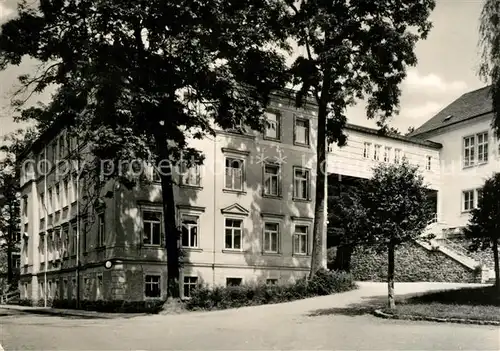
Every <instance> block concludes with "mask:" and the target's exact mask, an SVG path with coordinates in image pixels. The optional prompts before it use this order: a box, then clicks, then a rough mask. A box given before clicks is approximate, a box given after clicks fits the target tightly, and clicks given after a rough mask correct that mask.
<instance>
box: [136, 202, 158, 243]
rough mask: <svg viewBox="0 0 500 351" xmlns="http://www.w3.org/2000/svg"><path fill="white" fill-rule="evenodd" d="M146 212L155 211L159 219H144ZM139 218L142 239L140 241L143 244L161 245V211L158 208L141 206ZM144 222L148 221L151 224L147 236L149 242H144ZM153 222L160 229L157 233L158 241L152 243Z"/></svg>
mask: <svg viewBox="0 0 500 351" xmlns="http://www.w3.org/2000/svg"><path fill="white" fill-rule="evenodd" d="M146 212H151V213H157V214H159V215H160V220H159V221H157V220H146V219H145V216H144V214H145V213H146ZM141 219H142V241H141V244H143V245H145V246H161V242H162V240H161V239H162V238H161V237H162V228H163V211H162V210H161V209H160V208H142V207H141ZM146 223H150V224H151V226H150V233H149V234H150V236H149V242H148V243H146V242H144V240H145V238H146ZM154 224H157V225H159V227H160V228H159V229H160V234H159V238H158V240H159V241H158V243H154V240H153V239H154V238H153V233H154V230H153V229H154V226H153V225H154Z"/></svg>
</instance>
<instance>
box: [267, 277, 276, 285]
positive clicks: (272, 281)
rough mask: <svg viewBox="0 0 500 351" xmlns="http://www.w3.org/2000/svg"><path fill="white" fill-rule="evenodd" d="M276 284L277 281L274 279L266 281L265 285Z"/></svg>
mask: <svg viewBox="0 0 500 351" xmlns="http://www.w3.org/2000/svg"><path fill="white" fill-rule="evenodd" d="M276 284H278V279H276V278H270V279H266V285H276Z"/></svg>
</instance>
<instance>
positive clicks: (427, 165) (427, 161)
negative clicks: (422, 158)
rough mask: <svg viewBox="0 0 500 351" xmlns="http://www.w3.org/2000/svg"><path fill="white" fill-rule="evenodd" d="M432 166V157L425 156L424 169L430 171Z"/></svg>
mask: <svg viewBox="0 0 500 351" xmlns="http://www.w3.org/2000/svg"><path fill="white" fill-rule="evenodd" d="M431 164H432V156H426V162H425V169H426V170H428V171H430V170H431Z"/></svg>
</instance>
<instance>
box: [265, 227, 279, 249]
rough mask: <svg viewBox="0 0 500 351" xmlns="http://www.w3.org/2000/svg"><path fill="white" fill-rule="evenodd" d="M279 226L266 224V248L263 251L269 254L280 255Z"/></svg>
mask: <svg viewBox="0 0 500 351" xmlns="http://www.w3.org/2000/svg"><path fill="white" fill-rule="evenodd" d="M278 242H279V224H278V223H269V222H266V223H264V247H263V251H264V252H267V253H278V247H279V243H278Z"/></svg>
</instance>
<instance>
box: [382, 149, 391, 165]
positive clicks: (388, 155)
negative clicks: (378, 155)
mask: <svg viewBox="0 0 500 351" xmlns="http://www.w3.org/2000/svg"><path fill="white" fill-rule="evenodd" d="M391 150H392V148H391V147H390V146H386V147H384V162H390V160H391Z"/></svg>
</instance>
